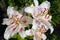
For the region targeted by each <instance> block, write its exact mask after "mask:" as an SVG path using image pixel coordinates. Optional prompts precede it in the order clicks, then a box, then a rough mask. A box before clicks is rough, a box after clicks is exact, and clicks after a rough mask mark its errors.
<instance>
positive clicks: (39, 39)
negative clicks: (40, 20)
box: [34, 31, 47, 40]
mask: <svg viewBox="0 0 60 40" xmlns="http://www.w3.org/2000/svg"><path fill="white" fill-rule="evenodd" d="M46 38H47V37H46V35H45V34H43V33H41V32H38V31H36V32H35V33H34V40H42V39H43V40H46Z"/></svg>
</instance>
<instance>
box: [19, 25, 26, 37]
mask: <svg viewBox="0 0 60 40" xmlns="http://www.w3.org/2000/svg"><path fill="white" fill-rule="evenodd" d="M19 35H20V36H21V37H22V38H25V37H26V34H25V31H24V27H23V26H20V28H19Z"/></svg>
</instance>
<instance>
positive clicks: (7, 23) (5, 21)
mask: <svg viewBox="0 0 60 40" xmlns="http://www.w3.org/2000/svg"><path fill="white" fill-rule="evenodd" d="M2 24H3V25H10V23H9V19H7V18H4V19H3V23H2Z"/></svg>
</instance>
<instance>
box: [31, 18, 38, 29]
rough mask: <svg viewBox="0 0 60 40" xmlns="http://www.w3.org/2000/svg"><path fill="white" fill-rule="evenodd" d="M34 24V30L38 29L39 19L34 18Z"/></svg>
mask: <svg viewBox="0 0 60 40" xmlns="http://www.w3.org/2000/svg"><path fill="white" fill-rule="evenodd" d="M32 24H33V26H32V29H33V30H37V28H38V25H39V21H38V20H36V19H33V23H32Z"/></svg>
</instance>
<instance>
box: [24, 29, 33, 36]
mask: <svg viewBox="0 0 60 40" xmlns="http://www.w3.org/2000/svg"><path fill="white" fill-rule="evenodd" d="M25 34H26V35H27V36H32V35H33V30H32V29H29V30H26V31H25Z"/></svg>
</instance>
